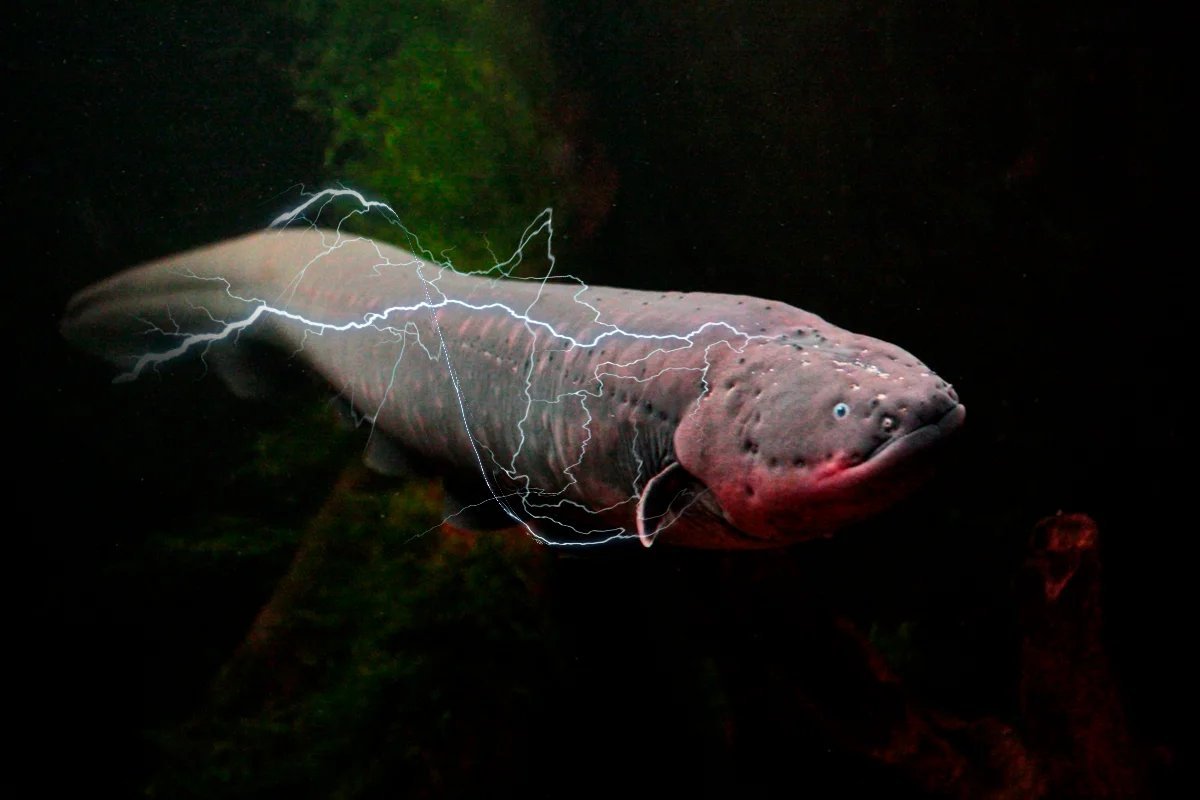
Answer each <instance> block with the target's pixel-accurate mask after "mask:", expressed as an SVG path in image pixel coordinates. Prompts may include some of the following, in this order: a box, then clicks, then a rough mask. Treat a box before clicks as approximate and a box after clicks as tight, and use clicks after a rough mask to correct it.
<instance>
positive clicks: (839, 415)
mask: <svg viewBox="0 0 1200 800" xmlns="http://www.w3.org/2000/svg"><path fill="white" fill-rule="evenodd" d="M849 413H850V406H848V405H846V404H845V403H838V404H837V405H836V406H834V407H833V416H834V417H835V418H836V419H845V417H846V415H847V414H849Z"/></svg>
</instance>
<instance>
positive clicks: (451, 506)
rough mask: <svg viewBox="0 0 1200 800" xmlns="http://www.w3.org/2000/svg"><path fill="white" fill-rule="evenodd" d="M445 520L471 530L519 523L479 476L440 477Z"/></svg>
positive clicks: (501, 528)
mask: <svg viewBox="0 0 1200 800" xmlns="http://www.w3.org/2000/svg"><path fill="white" fill-rule="evenodd" d="M442 489H443V495H442V497H443V500H442V513H443V514H444V515H445V517H446V521H448V522H450V523H451V524H453V525H456V526H458V527H461V528H467V529H469V530H473V531H498V530H503V529H504V528H511V527H513V526H514V525H519V524H521V522H520V520H519V519H517V518H515V517H514V516H512V514H510V513H509V511H508V510H507V509H506V508H505V506H504V505H502V503H501V501H500V499H498V498H497V497H496V496H495V495H493V494H492V491H491V490H490V489H489V488H488V487H487V484H485V483H484V482H483V480H482V479H480V478H479V477H478V476H470V477H465V476H461V475H446V476H445V477H443V478H442Z"/></svg>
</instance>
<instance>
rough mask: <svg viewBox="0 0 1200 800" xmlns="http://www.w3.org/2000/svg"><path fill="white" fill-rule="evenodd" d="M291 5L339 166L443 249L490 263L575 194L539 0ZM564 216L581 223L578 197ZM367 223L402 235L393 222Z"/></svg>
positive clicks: (302, 87)
mask: <svg viewBox="0 0 1200 800" xmlns="http://www.w3.org/2000/svg"><path fill="white" fill-rule="evenodd" d="M282 8H283V9H284V10H283V11H281V13H284V14H287V15H289V16H290V17H291V18H292V19H293V20H294V21H295V22H296V23H297V24H298V26H299V30H300V33H299V37H298V39H297V41H298V43H299V44H298V46H297V52H296V57H295V61H294V62H293V66H292V69H291V73H292V75H293V76H294V80H295V88H296V94H297V107H298V108H300V109H302V110H304V111H306V112H308V113H310V114H312V115H313V116H314V118H316V119H317V120H319V121H320V123H321V124H322V125H323V126H325V127H326V128H327V129H328V130H329V138H328V143H327V144H326V146H325V166H326V168H327V171H328V174H330V175H331V176H337V178H338V180H340V181H342V182H344V183H345V184H346V185H349V186H353V187H354V188H356V189H359V190H361V191H363V192H365V193H366V194H368V195H369V196H370V197H372V198H381V199H384V200H385V202H388V203H390V204H391V205H392V206H393V207H394V208H395V209H396V210H397V211H398V212H399V214H400V216H401V218H402V219H403V221H404V224H405V225H406V227H407V228H408V229H409V230H410V231H413V232H417V233H418V236H419V238H420V240H421V243H422V244H423V245H424V246H425V247H426V248H427V249H428V250H430V251H432V252H433V253H434V254H437V255H438V256H439V257H448V258H450V259H451V260H453V261H455V262H458V263H461V264H464V265H469V266H467V267H466V268H469V269H479V268H481V267H486V266H489V265H490V263H491V254H490V253H489V252H488V247H489V245H490V246H491V247H492V248H493V249H494V252H495V254H496V255H498V256H499V258H500V259H504V258H506V257H507V255H508V254H509V253H511V252H512V250H513V248H514V247H515V246H516V244H517V240H518V237H519V236H520V233H521V231H522V230H524V228H525V227H526V226H527V225H529V224H530V223H531V222H532V221H533V220H534V218H535V217H536V216H537V215H538V214H539V213H540V212H541V210H542V209H543V208H545V207H546V205H547V202H548V198H568V197H570V195H571V191H570V186H569V176H567V175H566V173H565V170H564V168H563V167H564V165H563V164H562V160H561V157H560V153H561V150H562V148H563V135H564V134H563V132H562V130H561V125H560V123H559V121H558V120H557V119H556V118H555V117H554V115H553V113H552V112H553V103H554V102H555V99H556V97H557V96H558V88H557V79H556V77H555V69H554V64H553V61H552V59H551V57H550V55H551V50H550V48H549V47H548V45H547V42H546V40H545V33H544V29H543V26H542V24H541V11H540V8H539V4H538V3H528V2H510V1H509V0H492V1H490V2H484V3H480V2H476V1H475V0H449V2H440V1H438V0H414V1H413V2H405V3H377V2H370V0H346V1H344V2H337V3H328V2H315V1H310V2H302V3H298V4H286V5H283V6H282ZM557 212H558V214H559V219H560V221H562V222H564V223H565V222H567V219H566V217H567V216H568V215H569V202H568V203H567V205H566V206H565V207H563V206H560V207H559V208H558V209H557ZM362 222H363V223H364V224H365V225H366V226H367V228H366V229H367V231H368V232H370V233H372V234H375V235H378V236H381V237H385V238H391V239H393V240H395V239H396V231H395V230H388V228H387V223H386V222H384V221H383V220H382V218H380V217H371V218H368V219H366V220H363V221H362ZM360 227H361V226H360ZM400 243H401V244H407V242H403V241H401V242H400Z"/></svg>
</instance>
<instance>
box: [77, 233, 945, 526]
mask: <svg viewBox="0 0 1200 800" xmlns="http://www.w3.org/2000/svg"><path fill="white" fill-rule="evenodd" d="M372 315H373V316H372ZM243 320H252V322H251V324H248V325H245V326H244V327H243V326H242V323H241V322H239V321H243ZM231 323H232V324H233V327H234V328H239V329H238V330H233V331H230V330H227V327H228V326H229V325H230V324H231ZM151 325H153V326H157V327H158V328H159V329H160V330H159V335H158V336H154V335H151V336H148V335H147V328H148V327H150V326H151ZM331 325H332V326H340V327H341V328H344V329H337V330H335V329H333V328H327V327H322V326H331ZM63 331H64V333H65V335H66V336H67V337H68V338H69V339H70V340H71V341H73V342H75V343H76V344H77V345H79V346H81V347H83V348H85V349H88V350H90V351H92V352H95V353H97V354H99V355H101V356H103V357H105V358H107V359H109V360H111V361H113V362H114V363H116V364H118V365H119V366H121V367H124V368H126V369H132V370H134V371H135V373H139V372H140V371H144V370H146V369H152V368H156V367H157V365H158V364H159V363H166V362H169V361H171V360H174V359H175V358H176V357H182V356H186V355H192V354H198V353H203V354H204V356H205V359H206V361H208V362H209V363H210V364H211V365H212V366H213V368H214V370H215V371H216V372H217V373H218V374H219V375H221V376H222V377H223V378H225V380H226V381H227V382H228V383H229V384H230V386H231V387H232V388H234V390H235V391H238V392H239V393H242V394H247V395H256V394H264V393H266V392H267V391H268V390H269V384H270V380H269V374H270V372H271V368H272V367H271V364H272V363H274V364H276V365H278V364H279V363H282V362H284V361H286V360H287V359H289V358H290V359H293V360H296V361H299V362H301V364H302V365H303V366H304V367H305V368H306V369H308V370H311V371H312V372H315V373H316V374H318V375H319V376H321V377H322V378H323V379H324V380H325V381H326V382H327V383H328V384H329V385H331V386H332V387H333V388H334V389H335V390H336V391H338V392H339V393H340V395H341V397H343V398H344V399H345V400H347V401H348V402H349V404H350V405H351V406H352V407H353V409H354V411H355V412H356V413H357V414H358V415H362V416H365V417H366V418H368V419H369V420H370V421H372V422H373V423H374V426H373V429H372V439H371V442H372V444H371V446H370V448H369V449H368V453H367V459H368V463H372V464H373V466H376V467H377V468H379V469H382V470H383V471H389V470H390V471H397V472H399V471H402V470H401V469H400V468H399V466H398V465H402V464H408V463H416V462H420V463H422V464H424V465H427V466H432V467H433V468H434V469H436V470H438V471H439V472H440V473H441V474H443V475H445V476H446V477H447V488H448V490H450V492H451V494H452V495H453V496H454V498H455V501H454V502H455V503H456V504H457V505H456V506H455V507H456V508H464V509H466V511H465V512H464V514H466V513H467V512H470V520H471V521H474V522H476V523H478V524H477V526H478V527H501V526H504V525H511V524H514V523H516V522H520V523H522V524H524V525H526V526H527V528H529V529H530V530H532V531H535V532H536V533H537V534H538V535H541V536H544V537H545V538H546V539H547V540H551V541H568V540H569V541H596V540H602V539H606V538H611V537H613V536H614V535H615V536H629V535H633V534H634V533H636V534H637V535H638V536H640V537H641V539H642V541H643V543H645V544H647V545H649V544H650V543H652V542H653V541H655V539H656V537H658V536H660V535H661V536H662V538H663V541H667V542H670V543H673V544H678V545H684V546H695V547H719V548H745V547H770V546H779V545H785V544H788V543H791V542H793V541H796V540H799V539H804V538H810V537H812V536H819V535H827V534H828V533H830V532H832V531H833V530H835V529H836V528H838V527H840V526H842V525H844V524H846V523H848V522H851V521H854V520H857V519H860V518H862V517H864V516H867V515H869V514H871V513H874V512H875V511H878V510H879V509H880V508H882V507H884V506H886V505H888V504H890V503H892V502H894V501H895V500H896V499H897V498H898V497H900V496H901V495H903V494H904V493H905V492H906V491H907V490H908V489H909V488H910V487H911V485H912V484H913V483H915V482H916V480H917V479H918V478H919V477H920V476H921V475H923V474H924V472H925V466H926V462H927V461H928V458H927V456H928V454H929V453H931V452H932V451H933V450H935V449H936V448H935V447H934V446H935V445H937V444H938V443H940V442H941V441H942V440H943V439H944V438H945V437H946V435H947V434H948V433H950V432H951V431H953V430H954V429H955V428H957V427H958V425H959V424H960V423H961V421H962V419H963V415H964V411H963V407H962V406H961V405H960V404H959V402H958V398H957V395H956V394H955V392H954V390H953V389H952V388H951V387H950V386H949V385H948V384H947V383H946V382H945V381H943V380H941V379H940V378H938V377H937V376H936V375H935V374H934V373H933V372H932V371H930V370H929V368H928V367H926V366H925V365H924V364H922V363H921V362H920V361H919V360H917V359H916V358H915V357H913V356H912V355H910V354H909V353H907V352H905V351H904V350H902V349H900V348H899V347H897V346H895V345H892V344H889V343H887V342H883V341H880V340H878V339H872V338H870V337H867V336H863V335H859V334H855V333H851V332H849V331H845V330H842V329H840V328H837V327H836V326H833V325H830V324H829V323H827V322H825V321H824V320H823V319H821V318H820V317H817V316H815V315H813V314H810V313H808V312H806V311H802V310H800V309H797V308H793V307H791V306H788V305H785V304H783V303H778V302H772V301H767V300H761V299H757V298H752V297H741V296H734V295H719V294H707V293H678V292H675V293H651V292H640V291H633V290H624V289H611V288H605V287H592V288H588V289H586V290H585V289H583V288H582V287H581V286H580V285H579V284H578V283H575V282H557V281H548V282H546V281H538V280H495V279H488V278H483V277H478V276H467V275H461V274H458V273H454V272H452V271H450V270H447V269H442V268H440V267H438V266H437V265H433V264H426V263H422V262H420V261H418V260H417V259H416V258H415V257H414V256H412V255H411V254H409V253H406V252H405V251H403V250H399V249H397V248H394V247H390V246H387V245H382V244H378V243H375V242H370V241H367V240H360V239H353V238H351V237H347V236H340V237H339V235H338V234H335V233H333V232H329V231H315V230H310V231H282V232H268V233H259V234H253V235H250V236H246V237H243V238H240V239H235V240H232V241H229V242H224V243H221V244H217V245H213V246H211V247H207V248H202V249H199V250H194V251H190V252H187V253H182V254H180V255H177V256H173V257H169V258H166V259H162V260H160V261H157V262H154V263H151V264H148V265H145V266H142V267H139V268H135V269H132V270H129V271H127V272H124V273H121V274H119V275H117V276H115V277H113V278H110V279H109V280H107V281H104V282H102V283H99V284H96V285H95V286H92V287H90V288H88V289H85V290H84V291H82V292H80V293H79V294H78V295H77V296H76V297H75V298H74V299H73V300H72V301H71V304H70V306H69V307H68V309H67V313H66V316H65V319H64V322H63ZM181 332H182V333H183V334H192V335H193V337H194V338H192V339H187V338H186V337H185V336H181V335H180V333H181ZM197 334H198V336H197ZM147 354H149V355H147ZM392 468H395V469H392ZM497 495H498V496H499V497H500V498H501V500H497V499H495V496H497ZM489 512H490V514H489Z"/></svg>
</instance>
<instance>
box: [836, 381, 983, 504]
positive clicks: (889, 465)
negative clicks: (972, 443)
mask: <svg viewBox="0 0 1200 800" xmlns="http://www.w3.org/2000/svg"><path fill="white" fill-rule="evenodd" d="M966 416H967V409H966V406H964V405H963V404H962V403H959V404H958V405H956V406H954V408H951V409H950V410H949V411H947V412H946V413H945V414H943V415H942V416H941V417H939V418H938V419H937V420H935V421H934V422H930V423H927V424H925V425H922V426H921V427H919V428H916V429H914V430H911V431H909V432H908V433H906V434H904V435H903V436H897V437H896V438H894V439H889V440H888V441H886V442H884V443H883V444H881V445H880V446H879V447H877V448H875V450H874V451H872V452H871V454H870V455H868V456H867V458H866V459H865V460H864V461H863V462H862V463H860V464H856V465H855V466H852V467H847V468H846V469H843V470H840V471H839V472H837V473H835V474H833V475H830V476H828V477H827V478H824V479H823V480H821V481H820V482H819V483H818V484H817V486H816V489H817V491H818V492H841V491H846V490H849V489H853V488H855V487H860V486H863V485H865V484H869V483H872V482H874V480H875V479H876V478H878V477H880V476H886V475H888V474H890V473H891V472H892V471H893V468H894V467H896V466H897V465H898V464H906V466H905V467H904V469H905V471H908V466H907V465H911V466H914V467H919V466H920V465H921V464H922V463H923V462H925V461H926V460H927V458H926V456H927V454H928V453H929V452H931V451H933V450H936V449H937V448H936V445H938V444H940V443H942V442H943V441H945V440H946V438H947V436H948V435H949V434H950V433H952V432H954V431H955V430H957V429H958V428H959V427H961V426H962V424H963V420H964V419H965V418H966Z"/></svg>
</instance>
